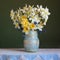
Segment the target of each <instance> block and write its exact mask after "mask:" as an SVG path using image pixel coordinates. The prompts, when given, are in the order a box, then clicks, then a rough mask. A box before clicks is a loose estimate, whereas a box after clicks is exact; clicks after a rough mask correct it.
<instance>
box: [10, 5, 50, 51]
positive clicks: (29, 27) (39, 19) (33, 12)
mask: <svg viewBox="0 0 60 60" xmlns="http://www.w3.org/2000/svg"><path fill="white" fill-rule="evenodd" d="M49 15H50V12H49V9H48V8H47V7H46V8H43V7H42V5H40V6H39V5H37V6H36V7H35V6H34V5H32V6H31V5H29V6H27V5H25V6H24V7H23V8H19V9H17V10H16V11H14V10H13V9H12V10H11V12H10V17H11V19H12V21H13V24H14V25H15V28H18V29H21V30H22V32H24V33H25V34H26V35H28V36H29V37H30V36H32V35H33V36H34V35H36V33H33V34H32V35H31V32H30V31H36V30H39V31H42V28H43V27H44V26H45V25H46V23H47V20H48V16H49ZM29 34H30V35H29ZM34 38H35V37H34ZM32 39H33V38H31V39H30V40H32ZM25 40H27V39H25ZM37 40H38V39H37ZM29 42H30V41H28V43H29ZM24 43H25V47H26V45H27V44H28V43H27V42H26V41H25V42H24ZM30 44H31V43H30ZM36 44H37V43H36ZM32 46H33V45H32ZM28 47H29V46H28ZM29 48H31V46H30V47H29ZM29 48H28V49H29ZM32 48H33V49H34V46H33V47H32ZM36 48H37V47H36ZM26 49H27V48H26ZM29 50H30V49H29Z"/></svg>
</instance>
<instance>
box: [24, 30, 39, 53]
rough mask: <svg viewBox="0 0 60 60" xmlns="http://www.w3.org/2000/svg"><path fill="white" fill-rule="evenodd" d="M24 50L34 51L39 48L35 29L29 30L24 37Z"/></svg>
mask: <svg viewBox="0 0 60 60" xmlns="http://www.w3.org/2000/svg"><path fill="white" fill-rule="evenodd" d="M24 48H25V51H30V52H35V51H38V49H39V39H38V34H37V31H29V33H28V34H26V35H25V38H24Z"/></svg>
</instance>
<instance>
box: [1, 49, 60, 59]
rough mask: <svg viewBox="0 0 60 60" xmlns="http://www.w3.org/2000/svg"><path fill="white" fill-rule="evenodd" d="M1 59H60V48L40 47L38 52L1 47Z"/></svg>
mask: <svg viewBox="0 0 60 60" xmlns="http://www.w3.org/2000/svg"><path fill="white" fill-rule="evenodd" d="M0 60H60V49H39V50H38V52H25V51H24V49H18V48H17V49H0Z"/></svg>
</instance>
